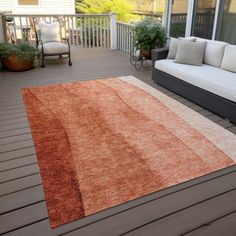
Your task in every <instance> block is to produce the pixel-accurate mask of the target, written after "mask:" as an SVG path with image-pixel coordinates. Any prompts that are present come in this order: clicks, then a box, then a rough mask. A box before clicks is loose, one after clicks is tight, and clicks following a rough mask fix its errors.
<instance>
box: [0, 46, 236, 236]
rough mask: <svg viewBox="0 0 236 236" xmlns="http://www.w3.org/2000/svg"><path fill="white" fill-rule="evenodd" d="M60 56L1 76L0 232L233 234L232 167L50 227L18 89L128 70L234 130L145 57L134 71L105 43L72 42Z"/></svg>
mask: <svg viewBox="0 0 236 236" xmlns="http://www.w3.org/2000/svg"><path fill="white" fill-rule="evenodd" d="M72 62H73V66H72V67H69V66H68V64H67V61H61V62H60V61H47V62H46V67H45V68H36V69H34V70H31V71H27V72H22V73H13V72H4V73H2V72H1V77H0V235H7V236H10V235H11V236H32V235H34V236H51V235H67V236H73V235H81V236H85V235H86V236H90V235H91V236H97V235H101V236H104V235H107V236H117V235H129V236H131V235H134V236H136V235H145V236H146V235H147V236H148V235H165V236H167V235H188V236H189V235H201V236H203V235H214V236H215V235H227V236H231V235H232V236H233V235H234V236H235V235H236V228H235V221H236V201H235V199H236V172H235V171H236V166H233V167H230V168H226V169H224V170H221V171H218V172H215V173H212V174H210V175H207V176H204V177H201V178H198V179H195V180H192V181H189V182H186V183H183V184H180V185H177V186H174V187H171V188H168V189H166V190H163V191H159V192H157V193H153V194H150V195H148V196H145V197H143V198H140V199H137V200H134V201H131V202H129V203H127V204H124V205H120V206H117V207H114V208H112V209H108V210H106V211H103V212H100V213H97V214H95V215H92V216H89V217H86V218H84V219H81V220H79V221H75V222H72V223H69V224H66V225H63V226H61V227H58V228H56V229H55V230H52V229H51V228H50V226H49V222H48V213H47V209H46V205H45V201H44V193H43V189H42V185H41V178H40V174H39V169H38V164H37V159H36V155H35V150H34V145H33V142H32V138H31V133H30V129H29V124H28V120H27V117H26V114H25V109H24V105H23V102H22V97H21V94H20V88H22V87H31V86H37V85H46V84H50V83H61V82H73V81H79V80H88V79H97V78H108V77H115V76H123V75H134V76H135V77H137V78H138V79H140V80H142V81H144V82H146V83H148V84H149V85H151V86H153V87H155V88H156V89H158V90H160V91H162V92H164V93H166V94H167V95H169V96H171V97H173V98H174V99H176V100H178V101H180V102H182V103H184V104H185V105H187V106H189V107H191V108H192V109H194V110H195V111H197V112H199V113H200V114H202V115H204V116H206V117H207V118H209V119H210V120H212V121H214V122H216V123H218V124H219V125H221V126H223V127H225V128H227V129H228V130H229V131H231V132H233V133H236V127H235V126H234V125H233V124H231V123H230V122H228V121H227V120H223V119H222V118H221V117H219V116H217V115H214V114H212V113H211V112H209V111H207V110H205V109H203V108H201V107H199V106H198V105H195V104H193V103H191V102H189V101H187V100H186V99H184V98H181V97H180V96H178V95H176V94H174V93H172V92H170V91H168V90H166V89H164V88H162V87H161V86H159V85H157V84H155V83H154V82H152V80H151V64H150V63H149V65H146V67H145V68H144V69H141V70H136V69H135V68H134V67H133V66H131V65H130V63H129V58H128V57H127V56H125V55H122V54H120V53H118V52H116V51H112V50H109V49H99V48H98V49H82V48H73V49H72Z"/></svg>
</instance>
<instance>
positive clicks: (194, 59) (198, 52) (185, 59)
mask: <svg viewBox="0 0 236 236" xmlns="http://www.w3.org/2000/svg"><path fill="white" fill-rule="evenodd" d="M206 44H207V43H206V42H189V41H186V40H179V47H178V51H177V54H176V57H175V62H177V63H182V64H189V65H195V66H201V65H202V62H203V56H204V52H205V48H206Z"/></svg>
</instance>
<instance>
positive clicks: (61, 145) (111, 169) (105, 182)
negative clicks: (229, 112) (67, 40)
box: [22, 76, 236, 227]
mask: <svg viewBox="0 0 236 236" xmlns="http://www.w3.org/2000/svg"><path fill="white" fill-rule="evenodd" d="M22 93H23V98H24V102H25V106H26V110H27V114H28V118H29V122H30V126H31V130H32V135H33V140H34V144H35V149H36V154H37V158H38V161H39V166H40V173H41V177H42V181H43V188H44V192H45V196H46V203H47V207H48V213H49V219H50V224H51V227H56V226H59V225H61V224H65V223H68V222H70V221H73V220H77V219H80V218H82V217H85V216H88V215H91V214H94V213H96V212H99V211H101V210H104V209H107V208H110V207H113V206H115V205H118V204H122V203H125V202H127V201H130V200H133V199H136V198H139V197H141V196H144V195H147V194H150V193H153V192H155V191H158V190H161V189H164V188H167V187H170V186H173V185H176V184H179V183H182V182H184V181H187V180H191V179H194V178H196V177H199V176H202V175H206V174H208V173H211V172H213V171H216V170H219V169H222V168H225V167H228V166H231V165H234V164H235V160H236V156H235V155H236V138H235V136H234V135H233V134H231V133H230V132H228V131H227V130H224V129H223V128H221V127H218V126H217V125H215V124H213V123H212V122H211V121H209V120H207V119H206V118H204V117H202V116H201V115H199V114H197V113H195V112H194V111H192V110H190V109H189V108H187V107H185V106H183V105H182V104H180V103H178V102H177V101H175V100H173V99H171V98H169V97H168V96H166V95H164V94H162V93H161V92H159V91H156V90H155V89H153V88H151V87H149V86H148V85H146V84H145V83H143V82H141V81H139V80H137V79H135V78H134V77H132V76H128V77H119V78H109V79H101V80H90V81H83V82H78V83H65V84H57V85H49V86H41V87H34V88H25V89H23V91H22Z"/></svg>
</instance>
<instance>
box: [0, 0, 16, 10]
mask: <svg viewBox="0 0 236 236" xmlns="http://www.w3.org/2000/svg"><path fill="white" fill-rule="evenodd" d="M13 7H14V0H0V12H5V11H12V8H13Z"/></svg>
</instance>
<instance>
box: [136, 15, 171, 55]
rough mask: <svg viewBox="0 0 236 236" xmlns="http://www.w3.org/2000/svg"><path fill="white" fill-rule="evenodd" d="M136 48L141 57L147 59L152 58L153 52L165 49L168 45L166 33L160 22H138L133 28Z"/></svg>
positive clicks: (145, 20)
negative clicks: (155, 49) (161, 48)
mask: <svg viewBox="0 0 236 236" xmlns="http://www.w3.org/2000/svg"><path fill="white" fill-rule="evenodd" d="M133 32H134V46H135V47H136V49H137V50H140V55H141V56H144V57H145V58H147V59H150V58H151V50H152V49H154V48H160V47H164V46H165V44H166V40H167V37H166V32H165V29H164V28H163V27H162V26H161V24H160V22H159V21H157V20H155V19H152V18H145V19H143V20H141V21H139V22H137V23H136V24H135V26H134V28H133Z"/></svg>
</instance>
